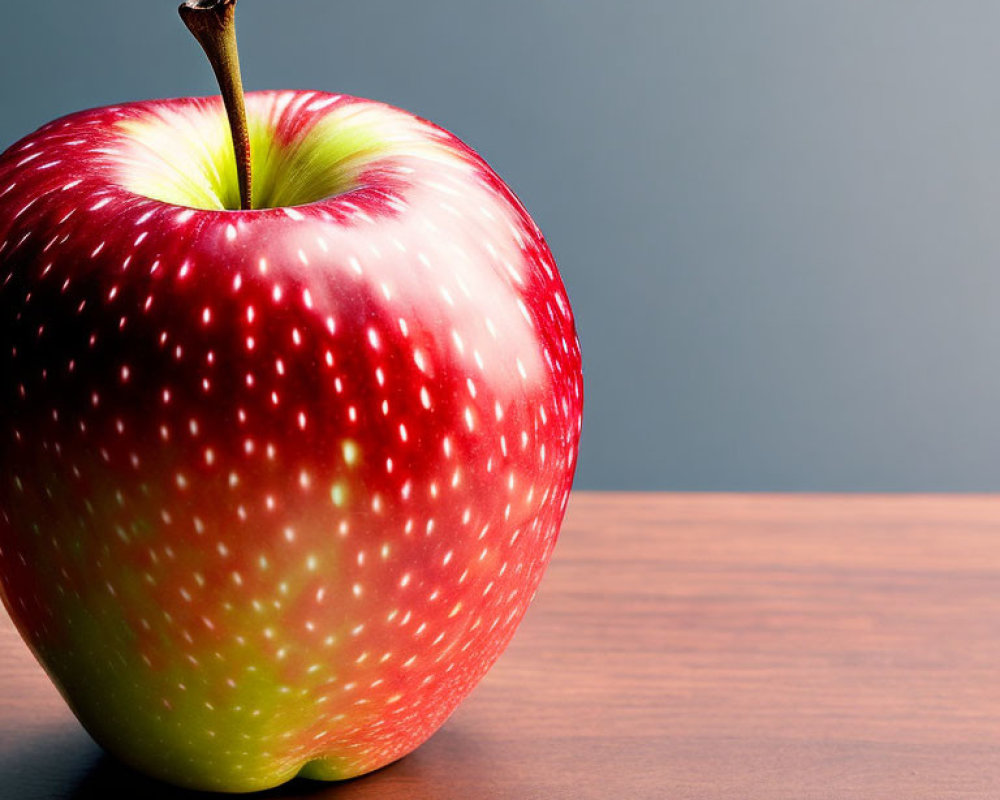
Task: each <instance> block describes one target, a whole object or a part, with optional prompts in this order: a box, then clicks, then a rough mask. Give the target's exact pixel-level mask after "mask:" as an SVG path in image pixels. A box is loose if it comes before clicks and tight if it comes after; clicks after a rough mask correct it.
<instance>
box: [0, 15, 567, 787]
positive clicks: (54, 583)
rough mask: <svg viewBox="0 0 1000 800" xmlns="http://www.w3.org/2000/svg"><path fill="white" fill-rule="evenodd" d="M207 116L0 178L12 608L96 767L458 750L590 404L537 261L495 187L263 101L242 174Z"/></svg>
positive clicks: (466, 163)
mask: <svg viewBox="0 0 1000 800" xmlns="http://www.w3.org/2000/svg"><path fill="white" fill-rule="evenodd" d="M232 5H233V4H232V2H231V0H230V1H229V2H214V3H213V2H200V3H190V4H188V6H189V7H190V8H193V9H197V10H198V11H205V12H207V13H212V14H213V15H214V14H215V11H216V10H218V9H220V8H226V9H228V10H229V11H230V12H231V7H232ZM230 17H231V14H230ZM212 19H213V20H214V19H216V17H215V16H213V17H212ZM223 27H224V29H225V31H226V32H227V36H228V35H229V33H230V32H231V25H229V26H228V27H226V26H223ZM220 29H222V28H220ZM206 50H209V51H211V47H210V46H206ZM210 57H211V52H210ZM237 83H238V82H237ZM223 88H224V91H225V89H226V86H225V82H223ZM225 94H226V96H227V99H226V101H225V103H224V102H223V100H221V99H220V98H208V99H191V98H188V99H175V100H164V101H152V102H141V103H132V104H126V105H119V106H114V107H110V108H100V109H95V110H90V111H85V112H82V113H77V114H74V115H72V116H68V117H66V118H64V119H60V120H57V121H55V122H52V123H50V124H48V125H46V126H45V127H43V128H42V129H41V130H39V131H37V132H36V133H34V134H32V135H30V136H28V137H27V138H25V139H23V140H22V141H20V142H19V143H17V144H15V145H14V146H13V147H11V148H10V149H9V150H8V151H7V152H6V153H4V154H3V155H2V156H0V375H2V380H0V596H2V599H3V603H4V605H5V606H6V608H7V610H8V612H9V613H10V616H11V618H12V619H13V620H14V622H15V624H16V625H17V627H18V629H19V631H20V633H21V634H22V636H23V637H24V639H25V641H26V642H27V644H28V646H29V647H30V648H31V649H32V651H33V652H34V653H35V655H36V656H37V658H38V660H39V661H40V662H41V664H42V665H43V666H44V668H45V669H46V670H47V672H48V674H49V675H50V676H51V678H52V680H53V681H54V683H55V685H56V686H57V687H58V689H59V690H60V691H61V693H62V694H63V696H64V697H65V698H66V701H67V703H68V704H69V706H70V707H71V709H72V710H73V712H74V713H75V714H76V716H77V717H78V718H79V720H80V721H81V723H82V724H83V725H84V727H85V728H86V729H87V730H88V731H89V732H90V733H91V734H92V736H93V737H94V738H95V739H96V740H97V741H98V742H99V743H100V744H101V745H102V746H103V747H104V748H105V749H106V750H108V751H109V752H111V753H113V754H115V755H116V756H117V757H119V758H120V759H122V760H123V761H124V762H126V763H128V764H130V765H132V766H134V767H135V768H137V769H139V770H141V771H143V772H145V773H147V774H149V775H152V776H154V777H157V778H159V779H161V780H164V781H168V782H171V783H174V784H177V785H180V786H185V787H191V788H197V789H206V790H222V791H232V792H236V791H252V790H258V789H264V788H267V787H272V786H276V785H279V784H281V783H283V782H285V781H287V780H289V779H290V778H292V777H294V776H297V775H301V776H304V777H308V778H313V779H320V780H339V779H345V778H351V777H354V776H357V775H361V774H363V773H366V772H369V771H371V770H375V769H377V768H379V767H381V766H383V765H386V764H389V763H390V762H392V761H394V760H396V759H399V758H401V757H402V756H404V755H406V754H407V753H409V752H411V751H412V750H413V749H414V748H416V747H417V746H418V745H419V744H421V743H422V742H423V741H425V740H426V739H427V738H428V737H429V736H430V735H431V734H432V733H433V732H434V731H435V730H436V729H438V728H439V727H440V726H441V725H442V724H443V722H444V721H445V720H446V718H447V717H448V716H449V715H450V714H451V713H452V711H453V710H454V709H455V708H456V706H457V705H458V703H459V702H460V701H461V700H462V699H463V698H464V697H465V696H466V695H467V694H468V693H469V692H470V691H471V690H472V688H473V687H474V686H475V685H476V683H477V682H478V681H479V680H480V679H481V678H482V677H483V676H484V674H485V673H486V672H487V670H488V669H489V668H490V667H491V665H492V664H493V663H494V662H495V661H496V659H497V658H498V657H499V656H500V654H501V652H502V651H503V650H504V648H505V646H506V645H507V643H508V642H509V640H510V639H511V636H512V635H513V634H514V631H515V628H516V627H517V625H518V623H519V621H520V620H521V618H522V616H523V615H524V613H525V610H526V609H527V607H528V604H529V602H530V601H531V599H532V597H533V595H534V593H535V591H536V588H537V587H538V584H539V581H540V580H541V577H542V573H543V571H544V569H545V567H546V565H547V563H548V561H549V558H550V555H551V553H552V550H553V547H554V545H555V543H556V538H557V535H558V531H559V527H560V524H561V521H562V519H563V515H564V512H565V509H566V504H567V500H568V497H569V492H570V486H571V483H572V479H573V473H574V468H575V465H576V458H577V446H578V441H579V435H580V429H581V409H582V402H583V401H582V377H581V359H580V349H579V344H578V340H577V337H576V333H575V329H574V322H573V316H572V312H571V310H570V305H569V301H568V299H567V296H566V292H565V289H564V287H563V284H562V282H561V280H560V276H559V273H558V272H557V269H556V266H555V263H554V262H553V258H552V254H551V253H550V251H549V248H548V247H547V246H546V244H545V241H544V239H543V238H542V235H541V233H540V232H539V230H538V228H537V227H536V226H535V224H534V223H533V222H532V220H531V218H530V217H529V216H528V213H527V212H526V211H525V209H524V207H523V206H522V204H521V203H520V202H519V201H518V199H517V198H516V197H515V196H514V194H513V193H512V192H511V191H510V189H508V188H507V186H505V185H504V183H503V182H502V181H501V180H500V178H498V177H497V175H496V174H495V173H494V172H493V171H492V170H491V169H490V167H489V166H488V165H487V164H486V163H485V162H484V161H483V159H482V158H480V157H479V156H478V155H477V154H476V153H475V152H473V151H472V150H471V149H470V148H469V147H467V146H466V145H464V144H463V143H462V142H460V141H459V140H458V139H457V138H455V137H454V136H452V135H451V134H449V133H447V132H446V131H444V130H442V129H440V128H438V127H435V126H434V125H432V124H430V123H429V122H426V121H424V120H422V119H420V118H418V117H416V116H413V115H412V114H410V113H407V112H405V111H402V110H399V109H397V108H393V107H390V106H387V105H384V104H381V103H377V102H373V101H369V100H363V99H358V98H354V97H349V96H345V95H338V94H327V93H323V92H319V91H279V92H262V93H251V94H248V95H247V96H246V102H245V116H244V117H243V120H244V129H245V134H246V142H247V143H248V144H249V147H247V148H246V150H245V151H244V152H248V154H249V159H250V160H249V161H248V162H247V163H245V164H243V165H242V168H240V167H239V163H240V162H239V160H238V159H236V158H234V145H233V141H234V140H235V141H236V142H237V147H236V152H239V150H240V147H239V141H240V134H239V132H238V131H239V129H240V125H239V123H238V121H237V123H236V124H232V125H231V124H230V123H228V122H227V114H228V115H229V116H230V117H232V116H233V108H232V100H233V95H234V92H233V91H232V87H230V90H228V91H225ZM239 110H240V109H237V112H239ZM235 116H236V117H239V116H240V114H239V113H236V114H235ZM251 176H252V178H251ZM251 179H252V190H250V185H249V181H250V180H251ZM241 192H242V193H243V194H244V197H243V199H242V200H241ZM251 198H252V202H249V201H250V200H251ZM243 206H249V207H246V208H243ZM511 703H512V706H513V705H514V704H516V703H517V698H516V697H512V698H511ZM513 713H530V709H528V708H525V709H522V710H520V711H517V712H513Z"/></svg>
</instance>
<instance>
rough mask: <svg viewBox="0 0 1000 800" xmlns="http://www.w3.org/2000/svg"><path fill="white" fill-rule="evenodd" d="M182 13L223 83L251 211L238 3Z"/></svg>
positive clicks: (209, 4) (213, 0) (244, 205)
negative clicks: (237, 32) (237, 27)
mask: <svg viewBox="0 0 1000 800" xmlns="http://www.w3.org/2000/svg"><path fill="white" fill-rule="evenodd" d="M179 10H180V15H181V19H182V20H184V24H185V25H187V27H188V30H190V31H191V33H192V34H193V35H194V38H195V39H197V40H198V44H200V45H201V47H202V49H203V50H204V51H205V54H206V55H207V56H208V60H209V62H211V64H212V69H213V70H214V71H215V77H216V78H217V79H218V81H219V88H220V89H221V90H222V99H223V101H224V102H225V105H226V116H227V117H228V118H229V128H230V130H231V132H232V135H233V150H234V152H235V154H236V175H237V177H238V179H239V183H240V207H241V209H242V210H243V211H250V210H251V209H252V208H253V176H252V170H251V167H250V164H251V161H250V127H249V124H248V123H247V108H246V100H245V98H244V96H243V78H242V77H241V75H240V56H239V51H238V49H237V45H236V0H187V2H185V3H184V4H182V5H181V7H180V9H179Z"/></svg>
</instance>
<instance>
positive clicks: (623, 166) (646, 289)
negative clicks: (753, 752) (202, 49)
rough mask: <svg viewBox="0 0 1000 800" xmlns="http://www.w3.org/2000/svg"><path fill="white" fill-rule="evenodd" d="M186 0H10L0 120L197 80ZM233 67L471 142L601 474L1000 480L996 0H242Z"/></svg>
mask: <svg viewBox="0 0 1000 800" xmlns="http://www.w3.org/2000/svg"><path fill="white" fill-rule="evenodd" d="M176 2H177V0H173V2H172V1H171V0H156V1H155V2H151V1H150V0H144V2H127V3H126V2H121V0H86V2H61V3H8V4H5V8H4V16H3V22H2V23H0V73H2V74H3V75H4V80H3V81H0V109H2V111H0V145H2V146H6V145H8V144H11V143H12V142H13V141H14V140H16V139H17V138H19V137H20V136H21V135H23V134H25V133H27V132H28V131H29V130H31V129H33V128H35V127H37V126H39V125H41V124H42V123H44V122H46V121H48V120H49V119H51V118H54V117H57V116H61V115H63V114H65V113H68V112H70V111H73V110H76V109H79V108H84V107H89V106H94V105H104V104H109V103H114V102H120V101H124V100H130V99H141V98H146V97H158V96H174V95H185V94H208V93H214V86H213V83H212V79H211V75H210V72H209V71H208V67H207V64H206V63H204V62H203V60H202V57H201V54H200V53H199V52H198V51H197V49H196V45H195V44H194V42H193V41H192V40H189V38H188V34H187V33H186V31H184V29H183V27H182V26H181V24H180V22H179V21H177V19H176V11H175V6H176ZM240 34H241V42H242V51H243V58H244V73H245V78H246V82H247V86H248V88H254V89H263V88H317V89H326V90H330V91H343V92H349V93H352V94H357V95H361V96H366V97H373V98H376V99H380V100H385V101H387V102H390V103H393V104H396V105H399V106H402V107H404V108H408V109H411V110H413V111H415V112H418V113H420V114H421V115H423V116H426V117H429V118H431V119H433V120H435V121H436V122H438V123H439V124H442V125H444V126H445V127H447V128H449V129H451V130H453V131H454V132H455V133H457V134H458V135H459V136H461V137H462V138H463V139H465V140H466V141H467V142H469V143H470V144H471V145H472V146H473V147H475V148H477V149H478V150H479V151H480V152H481V153H482V154H483V155H484V156H485V157H486V158H487V160H489V161H490V162H491V163H492V164H493V166H494V167H495V168H496V169H497V170H498V171H499V172H500V174H501V175H502V176H504V177H505V179H506V180H507V181H508V182H509V183H510V185H511V186H512V187H513V188H514V190H515V191H516V192H517V193H518V194H519V195H520V196H521V197H522V199H523V200H524V201H525V203H526V204H527V206H528V208H529V209H530V210H531V211H532V213H533V215H534V216H535V218H536V220H537V221H538V222H539V224H540V225H541V227H542V228H543V230H544V231H545V232H546V234H547V236H548V239H549V242H550V244H551V246H552V248H553V251H554V252H555V254H556V258H557V260H558V261H559V263H560V265H561V269H562V272H563V276H564V278H565V281H566V283H567V286H568V289H569V292H570V296H571V299H572V300H573V303H574V307H575V310H576V313H577V319H578V325H579V329H580V334H581V339H582V342H583V346H584V353H585V369H586V381H587V413H586V430H585V438H584V446H583V452H582V457H581V462H580V471H579V476H578V481H577V486H578V487H580V488H587V489H595V488H599V489H623V488H630V489H761V490H772V489H788V490H806V489H828V490H981V489H997V488H1000V425H997V415H998V412H1000V313H998V311H1000V224H998V215H1000V4H997V3H991V2H965V1H960V2H959V1H950V2H949V1H947V0H941V2H933V3H931V2H915V0H899V1H898V2H890V1H889V0H865V2H852V1H850V0H840V1H839V2H838V1H836V0H826V1H825V2H809V1H808V0H789V1H788V2H771V1H764V0H755V1H753V0H739V1H737V0H732V1H731V2H705V1H704V0H690V2H683V3H682V2H666V0H622V1H621V2H608V0H505V1H504V2H500V3H485V2H484V3H477V2H471V3H470V2H468V1H467V0H421V1H420V2H411V0H394V1H392V2H390V0H365V1H364V2H361V0H355V1H354V2H350V1H349V0H244V2H243V3H241V7H240Z"/></svg>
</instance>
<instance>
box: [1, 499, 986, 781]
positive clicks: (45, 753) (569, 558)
mask: <svg viewBox="0 0 1000 800" xmlns="http://www.w3.org/2000/svg"><path fill="white" fill-rule="evenodd" d="M115 792H125V794H124V795H123V796H129V797H131V796H137V797H138V796H142V797H143V798H144V800H154V799H155V798H193V797H195V795H192V794H189V793H183V792H177V791H175V790H171V789H168V788H166V787H160V786H157V785H154V784H152V783H149V782H147V781H144V780H143V779H141V778H139V777H137V776H135V775H133V774H131V773H129V772H127V771H126V770H124V769H123V768H121V767H119V766H118V765H117V764H116V763H115V762H113V761H112V760H111V759H109V758H107V757H105V756H102V755H101V753H100V751H99V750H98V749H97V747H96V746H95V745H93V744H92V743H91V742H90V740H89V739H88V738H87V736H86V734H85V733H83V732H82V730H81V729H80V728H79V726H78V725H77V723H76V722H75V721H74V720H73V718H72V717H71V716H70V714H69V713H68V711H66V710H65V707H64V706H63V704H62V701H61V700H60V699H59V697H58V695H57V694H56V692H55V690H54V689H53V688H52V687H51V685H50V684H49V683H48V681H47V679H46V678H45V676H44V675H43V674H42V672H41V670H40V669H39V668H38V666H37V665H36V664H35V663H34V661H33V660H32V658H31V656H30V655H29V654H28V652H27V650H26V649H25V647H24V645H23V644H22V643H21V642H20V640H19V639H18V638H17V636H16V634H15V633H14V632H13V629H12V627H11V626H10V624H9V622H7V621H6V620H5V621H4V622H3V623H0V797H3V798H4V800H53V798H73V799H74V800H84V799H85V798H104V797H107V796H112V793H115ZM267 796H268V797H287V798H299V797H302V798H306V797H308V798H317V799H318V798H322V799H323V800H364V799H366V798H379V800H402V799H403V798H406V800H471V799H473V798H474V799H475V800H535V798H538V800H586V799H589V798H595V799H596V798H615V799H616V800H646V799H647V798H648V799H649V800H665V799H666V798H670V799H671V800H682V799H683V798H734V799H735V798H739V800H756V799H757V798H760V800H764V799H765V798H766V800H782V799H783V798H788V799H789V800H791V799H792V798H794V800H810V799H811V798H831V799H833V798H836V799H837V800H843V799H844V798H913V799H914V800H916V799H919V798H928V799H930V798H934V800H944V799H945V798H997V797H1000V498H992V497H913V496H910V497H833V496H773V495H771V496H769V495H756V496H738V495H600V494H581V495H576V496H575V497H574V499H573V502H572V504H571V507H570V512H569V516H568V519H567V522H566V525H565V527H564V530H563V536H562V540H561V542H560V544H559V546H558V548H557V550H556V554H555V558H554V561H553V563H552V567H551V568H550V571H549V574H548V575H547V577H546V579H545V581H544V583H543V586H542V590H541V592H540V593H539V595H538V598H537V600H536V602H535V605H534V606H533V607H532V609H531V611H530V612H529V614H528V617H527V618H526V619H525V622H524V624H523V625H522V627H521V630H520V632H519V633H518V635H517V637H516V638H515V641H514V643H513V644H512V646H511V648H510V650H509V651H508V652H507V653H506V655H505V656H504V657H503V658H502V659H501V661H500V663H499V664H498V665H497V666H496V668H495V669H494V670H493V672H491V673H490V675H489V676H488V677H487V679H486V680H485V681H484V683H483V684H482V685H481V686H480V688H479V689H478V690H477V691H476V692H475V693H474V694H473V695H472V697H470V698H469V700H468V701H467V702H466V703H465V704H464V705H463V706H462V707H461V708H460V709H459V711H458V712H457V713H456V714H455V715H454V717H453V718H452V719H451V720H450V721H449V722H448V724H447V725H446V726H445V727H444V729H443V730H442V731H441V732H440V733H438V734H437V735H436V736H435V737H434V738H433V739H432V740H431V741H430V742H429V743H428V744H426V745H425V746H424V747H422V748H421V749H420V750H419V751H417V753H415V754H414V755H412V756H410V757H409V758H406V759H404V760H403V761H401V762H399V763H397V764H395V765H393V766H391V767H389V768H387V769H385V770H382V771H381V772H378V773H376V774H374V775H371V776H368V777H366V778H362V779H359V780H356V781H352V782H350V783H346V784H342V785H339V786H327V785H320V784H312V783H308V782H296V783H294V784H292V785H290V786H289V787H287V788H285V789H283V790H279V791H276V792H271V793H268V795H267Z"/></svg>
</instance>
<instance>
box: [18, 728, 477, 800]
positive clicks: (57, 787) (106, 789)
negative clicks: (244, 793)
mask: <svg viewBox="0 0 1000 800" xmlns="http://www.w3.org/2000/svg"><path fill="white" fill-rule="evenodd" d="M481 749H482V748H481V743H478V742H476V740H475V739H474V738H471V739H470V738H469V737H467V736H465V735H464V734H463V733H461V732H459V731H457V730H455V729H454V728H451V729H449V728H445V729H444V730H442V731H439V732H438V733H437V734H436V735H435V736H434V737H433V738H432V739H431V740H430V741H429V742H427V743H425V744H424V745H423V746H422V747H421V748H419V749H418V750H417V751H416V752H414V753H412V754H410V755H409V756H407V757H406V758H404V759H402V760H400V761H397V762H395V763H394V764H390V765H388V766H386V767H383V768H382V769H380V770H377V771H375V772H373V773H370V774H368V775H363V776H361V777H359V778H354V779H353V780H349V781H343V782H341V783H323V782H320V781H310V780H305V779H296V780H293V781H291V782H289V783H287V784H285V785H283V786H279V787H277V788H275V789H270V790H268V791H264V792H259V793H255V794H253V795H251V796H252V797H254V798H261V800H296V799H299V800H369V798H378V797H380V796H383V793H384V792H385V791H386V790H391V789H393V788H395V789H397V790H398V789H399V788H400V787H401V786H405V787H406V794H407V796H409V797H411V798H413V800H425V799H427V798H436V797H437V796H438V794H439V793H438V791H436V790H435V789H436V787H437V788H440V786H441V785H442V784H443V783H444V784H449V783H451V782H453V781H454V780H455V778H457V777H459V775H457V774H456V772H457V773H459V774H460V773H462V772H464V771H465V770H464V769H463V768H462V766H460V765H465V766H466V767H471V766H472V765H478V766H479V767H482V766H483V765H484V756H485V754H484V753H482V752H481ZM480 776H481V773H480ZM462 777H465V778H466V779H468V778H469V777H471V776H462ZM464 782H465V781H463V783H464ZM231 796H232V795H222V794H215V793H211V792H197V791H190V790H185V789H179V788H176V787H173V786H170V785H169V784H165V783H161V782H159V781H156V780H153V779H151V778H148V777H146V776H144V775H142V774H140V773H138V772H136V771H135V770H133V769H131V768H130V767H128V766H126V765H125V764H123V763H122V762H120V761H118V760H117V759H116V758H114V757H113V756H110V755H108V754H106V753H105V752H104V751H103V750H101V749H100V748H99V747H98V746H97V745H96V744H95V743H94V742H93V741H92V740H91V738H90V737H89V736H87V734H86V733H84V732H83V731H82V730H70V729H66V728H59V729H57V730H52V731H49V732H42V733H36V734H32V735H28V736H25V737H24V738H23V739H21V740H19V741H17V742H10V741H3V742H0V797H2V798H3V800H107V798H109V797H129V798H133V797H134V798H140V797H141V798H142V800H220V798H222V797H231Z"/></svg>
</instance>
